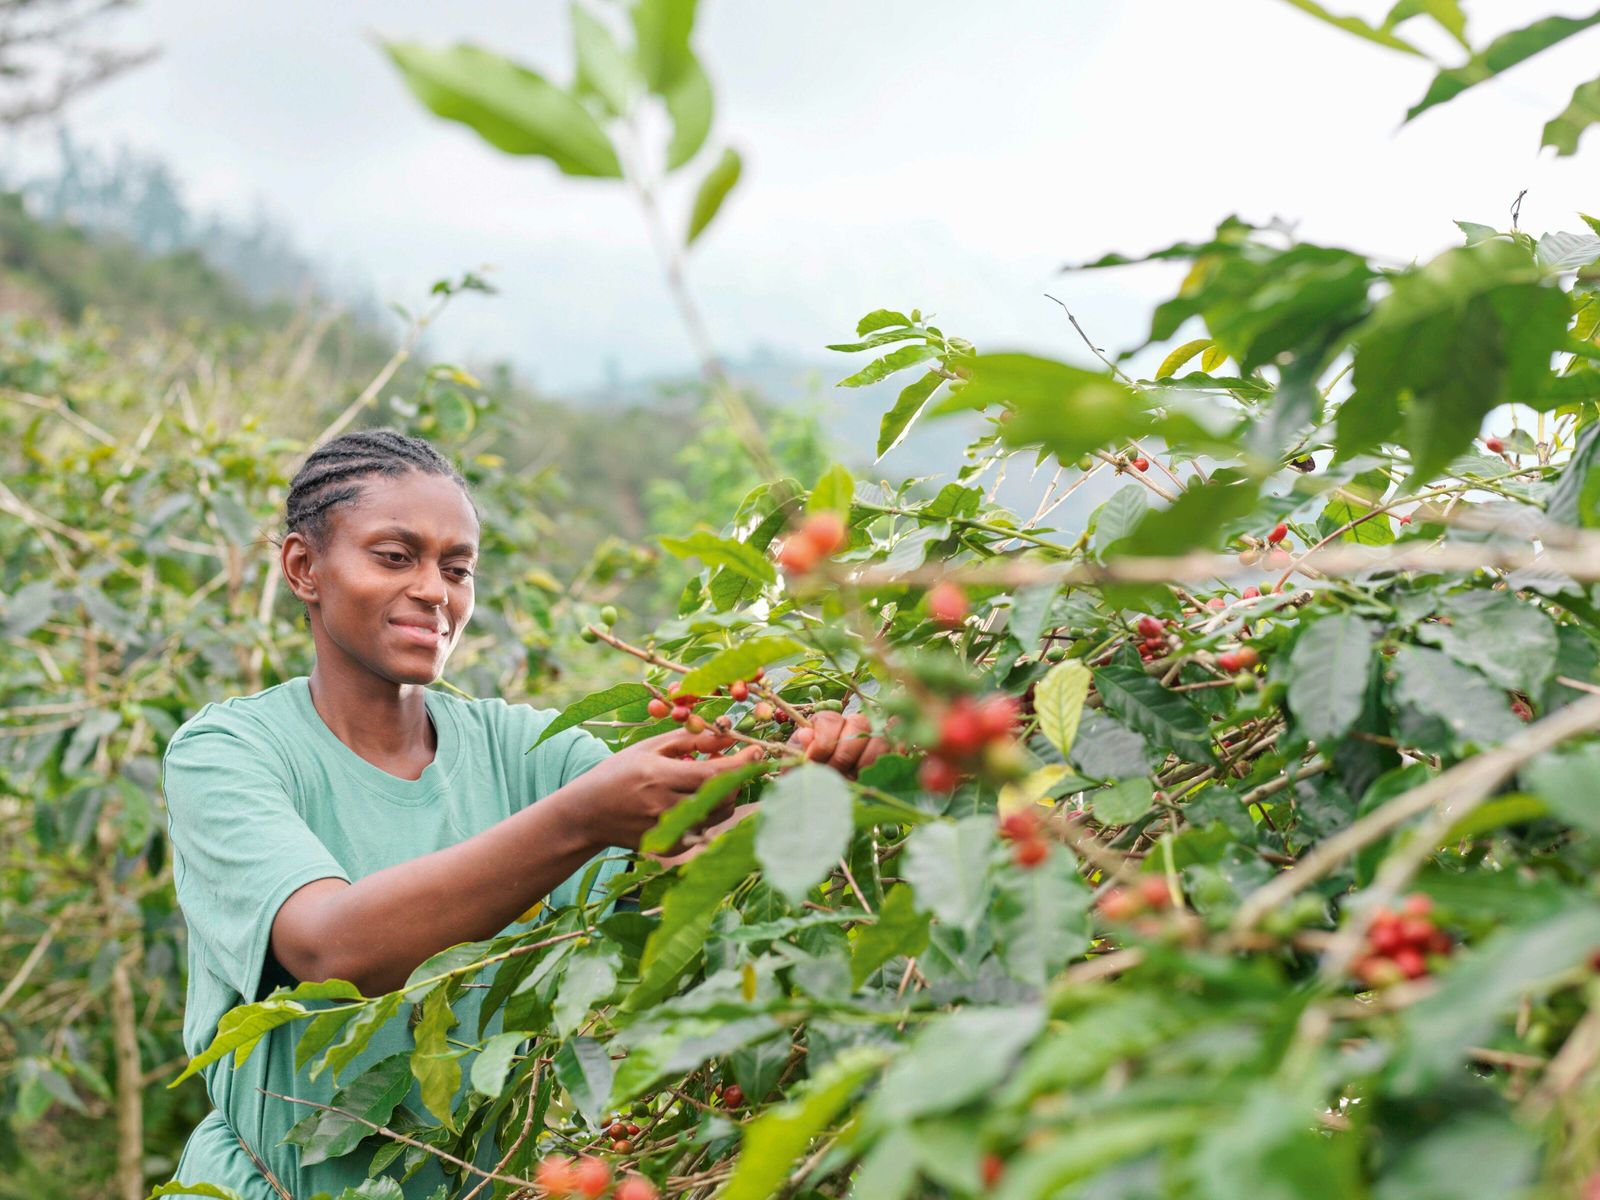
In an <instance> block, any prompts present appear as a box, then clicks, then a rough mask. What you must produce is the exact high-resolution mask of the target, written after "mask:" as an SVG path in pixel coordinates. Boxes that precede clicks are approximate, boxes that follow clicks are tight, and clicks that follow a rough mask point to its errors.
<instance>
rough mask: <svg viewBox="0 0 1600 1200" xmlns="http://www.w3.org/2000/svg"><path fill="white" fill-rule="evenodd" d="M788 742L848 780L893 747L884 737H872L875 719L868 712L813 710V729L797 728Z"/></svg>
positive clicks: (807, 756)
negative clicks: (868, 716)
mask: <svg viewBox="0 0 1600 1200" xmlns="http://www.w3.org/2000/svg"><path fill="white" fill-rule="evenodd" d="M788 744H789V745H790V746H792V747H794V748H795V750H797V751H800V752H803V753H804V754H805V757H806V758H807V759H808V760H809V761H811V762H815V763H821V764H822V765H823V766H828V767H832V768H833V769H834V770H835V771H838V772H839V774H841V775H843V776H844V777H845V778H846V779H854V778H855V777H856V775H857V773H859V772H860V771H863V770H865V769H866V768H867V767H870V766H871V765H872V763H873V760H875V759H876V758H877V757H878V756H879V755H880V754H883V753H884V752H885V751H886V750H888V749H889V744H888V743H887V742H886V741H884V740H883V738H881V737H873V736H872V722H871V721H869V720H868V719H867V717H866V715H865V714H864V713H851V714H850V715H849V716H845V715H844V714H843V713H836V712H819V713H813V714H812V716H811V728H810V729H797V730H795V731H794V735H793V736H792V737H791V738H790V739H789V742H788Z"/></svg>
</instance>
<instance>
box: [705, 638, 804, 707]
mask: <svg viewBox="0 0 1600 1200" xmlns="http://www.w3.org/2000/svg"><path fill="white" fill-rule="evenodd" d="M804 652H805V647H804V646H802V645H801V644H800V643H799V642H797V641H795V640H794V639H793V638H788V637H761V638H753V639H751V640H750V641H748V642H741V643H740V644H739V645H737V646H730V647H728V648H727V649H726V650H719V651H717V653H716V654H714V655H712V656H711V657H710V658H708V659H707V660H706V661H705V662H703V663H701V664H700V665H699V666H697V667H695V669H694V670H692V671H690V672H689V673H688V674H687V675H685V676H684V677H683V679H682V680H681V681H680V690H682V691H684V692H687V693H688V694H689V695H691V696H704V695H707V694H709V693H711V692H714V691H715V690H716V689H717V688H719V687H722V686H724V685H726V684H730V683H732V682H733V681H734V680H736V679H749V678H750V677H751V676H752V675H754V674H755V673H756V670H757V669H758V668H760V667H770V666H771V665H772V664H773V663H775V662H781V661H782V660H783V659H786V658H792V657H793V656H794V655H796V654H802V653H804Z"/></svg>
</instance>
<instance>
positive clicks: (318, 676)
mask: <svg viewBox="0 0 1600 1200" xmlns="http://www.w3.org/2000/svg"><path fill="white" fill-rule="evenodd" d="M310 684H311V703H312V704H313V706H315V708H316V710H317V715H318V716H320V717H321V718H322V722H323V724H325V725H326V726H327V727H328V728H329V729H330V730H332V731H333V735H334V736H335V737H337V738H338V739H339V740H340V741H341V742H343V743H344V744H345V745H346V746H349V747H350V749H352V750H354V751H355V752H356V753H357V754H359V755H360V756H361V757H362V758H364V759H366V760H367V761H368V762H370V763H373V764H374V765H376V766H379V767H381V768H382V769H384V770H389V771H392V770H393V769H394V765H396V764H398V765H400V766H401V767H402V770H401V771H397V772H395V773H397V774H409V772H407V771H405V770H404V767H405V766H406V765H407V764H413V765H415V766H416V773H417V774H421V770H422V767H424V766H426V765H427V764H428V763H430V762H432V761H433V756H434V753H435V751H436V750H437V749H438V738H437V736H436V734H435V732H434V728H433V724H432V722H431V721H430V720H429V718H428V706H427V689H426V688H425V687H423V686H422V685H421V684H411V683H401V684H397V683H391V682H389V681H387V680H382V679H376V678H374V679H370V680H361V681H354V680H350V679H341V678H339V677H337V676H336V675H334V674H333V673H332V672H325V671H323V670H322V669H321V668H320V666H316V667H313V668H312V670H311V678H310ZM411 777H412V778H414V777H415V776H411Z"/></svg>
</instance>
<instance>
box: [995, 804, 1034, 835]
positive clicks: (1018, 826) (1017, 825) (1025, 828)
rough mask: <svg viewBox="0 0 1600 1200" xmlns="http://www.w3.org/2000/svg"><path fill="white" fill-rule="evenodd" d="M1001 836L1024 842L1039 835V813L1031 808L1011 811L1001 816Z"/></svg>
mask: <svg viewBox="0 0 1600 1200" xmlns="http://www.w3.org/2000/svg"><path fill="white" fill-rule="evenodd" d="M1000 836H1001V837H1004V838H1010V839H1011V840H1012V841H1014V842H1024V841H1027V840H1028V839H1029V838H1036V837H1038V836H1039V814H1038V813H1036V812H1034V811H1033V809H1031V808H1025V809H1022V810H1021V811H1020V812H1014V813H1009V814H1007V815H1006V816H1003V817H1001V818H1000Z"/></svg>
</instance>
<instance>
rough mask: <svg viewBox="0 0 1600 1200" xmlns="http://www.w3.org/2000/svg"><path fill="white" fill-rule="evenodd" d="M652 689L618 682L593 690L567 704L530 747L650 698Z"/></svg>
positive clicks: (636, 684) (639, 684)
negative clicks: (597, 690) (599, 689)
mask: <svg viewBox="0 0 1600 1200" xmlns="http://www.w3.org/2000/svg"><path fill="white" fill-rule="evenodd" d="M651 694H652V693H651V691H650V689H649V688H647V687H645V686H644V684H642V683H618V684H615V685H613V686H611V687H608V688H606V690H605V691H603V692H591V693H590V694H589V695H587V696H585V697H584V698H583V699H582V700H579V701H576V702H575V703H573V704H569V705H567V707H566V708H564V709H562V710H561V712H560V713H559V714H557V716H556V717H555V719H554V720H552V721H551V722H550V724H548V725H546V726H545V727H544V729H543V730H541V731H540V733H539V740H538V741H536V742H534V744H533V746H529V747H528V749H530V750H532V749H533V748H534V746H538V745H540V744H541V743H543V742H546V741H549V740H550V739H551V738H553V737H555V735H556V734H558V733H560V732H562V731H563V730H566V729H571V728H572V727H573V726H574V725H582V724H583V723H584V722H585V721H592V720H594V718H595V717H599V716H603V715H605V714H606V713H609V712H616V711H617V709H619V708H625V707H627V706H628V705H630V704H639V703H642V702H644V701H646V700H649V699H650V696H651Z"/></svg>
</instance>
